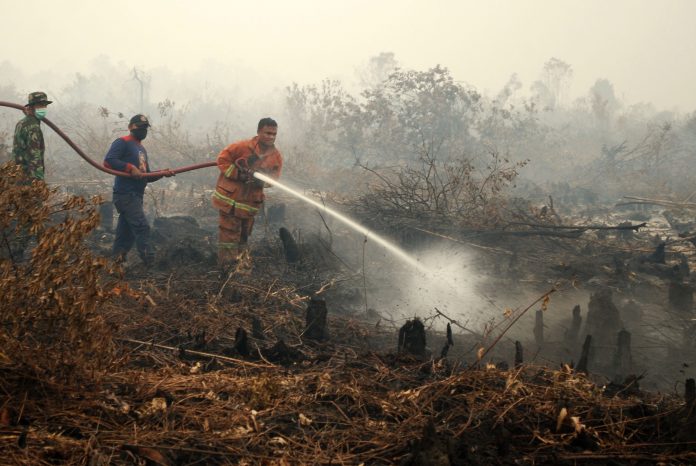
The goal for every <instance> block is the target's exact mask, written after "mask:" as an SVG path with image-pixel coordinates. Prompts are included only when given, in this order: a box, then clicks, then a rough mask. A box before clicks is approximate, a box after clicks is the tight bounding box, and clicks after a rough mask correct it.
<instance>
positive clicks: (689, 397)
mask: <svg viewBox="0 0 696 466" xmlns="http://www.w3.org/2000/svg"><path fill="white" fill-rule="evenodd" d="M684 401H686V404H685V405H684V417H685V424H686V425H685V429H684V433H683V435H684V436H685V437H686V438H687V440H691V439H696V381H695V380H694V379H686V386H685V387H684Z"/></svg>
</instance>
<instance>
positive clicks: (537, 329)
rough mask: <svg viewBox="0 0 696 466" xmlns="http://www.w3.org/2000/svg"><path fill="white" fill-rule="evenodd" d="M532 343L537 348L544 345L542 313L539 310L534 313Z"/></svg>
mask: <svg viewBox="0 0 696 466" xmlns="http://www.w3.org/2000/svg"><path fill="white" fill-rule="evenodd" d="M534 341H535V342H536V344H537V346H542V345H543V344H544V311H542V310H541V309H539V310H538V311H536V316H535V321H534Z"/></svg>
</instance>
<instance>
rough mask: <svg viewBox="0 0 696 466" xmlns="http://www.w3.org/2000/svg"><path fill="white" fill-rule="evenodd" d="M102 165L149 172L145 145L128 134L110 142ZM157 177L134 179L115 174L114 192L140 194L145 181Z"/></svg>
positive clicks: (154, 179) (145, 183)
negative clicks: (134, 168)
mask: <svg viewBox="0 0 696 466" xmlns="http://www.w3.org/2000/svg"><path fill="white" fill-rule="evenodd" d="M104 166H105V167H106V168H112V169H114V170H118V171H122V172H127V173H130V171H131V170H132V169H133V167H136V168H137V169H138V170H140V171H141V172H143V173H150V165H149V163H148V160H147V151H146V150H145V147H143V145H142V144H141V143H140V141H138V140H137V139H135V138H134V137H133V136H132V135H130V134H129V135H128V136H123V137H121V138H118V139H116V140H115V141H114V142H113V143H112V144H111V148H109V152H107V153H106V156H105V157H104ZM159 178H161V177H157V178H143V179H136V178H127V177H125V176H117V177H116V180H115V181H114V194H129V193H135V194H138V195H140V196H142V195H143V194H144V193H145V186H147V183H149V182H152V181H156V180H158V179H159Z"/></svg>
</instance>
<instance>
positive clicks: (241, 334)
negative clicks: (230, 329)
mask: <svg viewBox="0 0 696 466" xmlns="http://www.w3.org/2000/svg"><path fill="white" fill-rule="evenodd" d="M234 349H235V351H237V353H239V354H241V355H242V356H249V353H250V351H249V337H248V335H247V332H246V330H244V329H243V328H242V327H237V332H236V333H235V334H234Z"/></svg>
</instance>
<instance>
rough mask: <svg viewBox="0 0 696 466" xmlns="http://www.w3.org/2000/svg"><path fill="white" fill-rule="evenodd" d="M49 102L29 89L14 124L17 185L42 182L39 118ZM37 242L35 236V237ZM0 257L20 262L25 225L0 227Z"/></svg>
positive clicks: (27, 238)
mask: <svg viewBox="0 0 696 466" xmlns="http://www.w3.org/2000/svg"><path fill="white" fill-rule="evenodd" d="M50 103H51V101H50V100H48V98H47V97H46V93H44V92H32V93H31V94H29V98H28V102H27V104H26V105H25V106H24V114H25V115H26V116H25V117H24V118H23V119H22V120H21V121H20V122H19V123H17V126H16V127H15V132H14V141H13V145H12V155H13V156H14V162H15V163H16V164H17V165H19V166H20V167H22V170H23V171H24V174H25V175H26V178H25V179H24V180H23V181H21V182H20V183H19V184H20V185H25V186H26V185H29V184H31V183H32V181H34V180H38V181H41V182H43V181H44V150H45V148H46V146H45V145H44V138H43V133H42V132H41V120H42V119H43V118H44V117H45V116H46V106H48V104H50ZM35 239H36V241H38V237H35ZM0 240H2V247H0V260H3V259H11V260H12V261H13V262H18V261H22V259H23V257H24V251H25V250H26V249H27V246H28V245H29V242H30V240H31V234H30V230H29V226H28V225H24V226H21V227H17V224H16V222H15V221H13V222H11V223H10V227H9V228H6V229H4V230H0Z"/></svg>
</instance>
